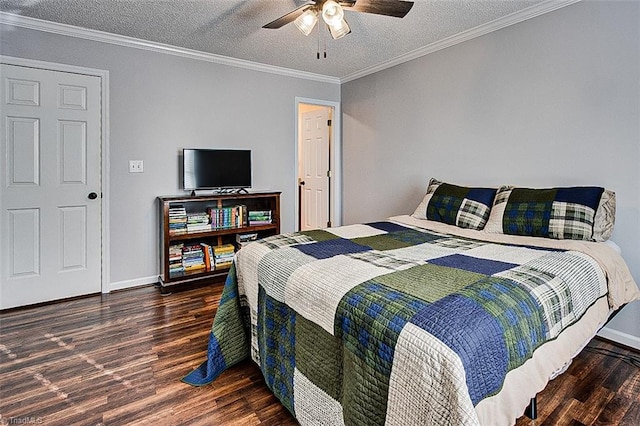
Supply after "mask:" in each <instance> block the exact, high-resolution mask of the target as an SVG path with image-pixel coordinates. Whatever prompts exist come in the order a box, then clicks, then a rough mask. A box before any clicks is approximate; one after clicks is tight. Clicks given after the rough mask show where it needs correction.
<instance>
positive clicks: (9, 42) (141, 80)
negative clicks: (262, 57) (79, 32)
mask: <svg viewBox="0 0 640 426" xmlns="http://www.w3.org/2000/svg"><path fill="white" fill-rule="evenodd" d="M1 31H2V33H1V38H2V44H1V50H0V53H1V54H3V55H7V56H15V57H21V58H29V59H38V60H43V61H49V62H57V63H63V64H70V65H78V66H84V67H90V68H99V69H104V70H108V71H109V78H110V98H109V102H110V146H109V149H110V182H109V185H110V211H109V212H108V214H109V215H110V216H109V217H110V224H111V227H110V240H111V253H110V269H111V280H110V281H111V283H110V284H111V287H112V288H113V287H116V288H117V287H123V286H128V285H133V284H143V283H148V282H155V278H157V275H158V271H159V261H158V246H159V244H158V213H157V205H156V201H155V200H156V196H158V195H173V194H183V193H184V192H182V191H181V189H180V179H179V176H178V174H179V167H178V166H179V163H178V153H179V152H180V150H181V149H182V148H184V147H224V148H249V149H251V150H252V151H253V162H254V168H253V177H254V187H255V189H256V190H257V189H270V190H278V191H282V192H283V194H282V205H281V209H282V230H283V231H293V229H294V225H295V221H294V202H295V198H294V196H295V194H294V188H295V173H296V161H295V158H294V152H295V151H294V150H295V97H296V96H299V97H305V98H313V99H322V100H328V101H339V97H340V87H339V85H337V84H330V83H320V82H315V81H311V80H305V79H298V78H292V77H284V76H279V75H274V74H270V73H264V72H257V71H252V70H246V69H241V68H235V67H229V66H225V65H219V64H214V63H209V62H204V61H198V60H193V59H187V58H182V57H178V56H172V55H167V54H162V53H154V52H149V51H144V50H140V49H133V48H127V47H121V46H115V45H111V44H106V43H98V42H93V41H88V40H83V39H78V38H71V37H65V36H59V35H54V34H49V33H45V32H39V31H33V30H27V29H20V28H14V27H8V26H3V27H1ZM129 160H143V161H144V173H142V174H130V173H128V161H129Z"/></svg>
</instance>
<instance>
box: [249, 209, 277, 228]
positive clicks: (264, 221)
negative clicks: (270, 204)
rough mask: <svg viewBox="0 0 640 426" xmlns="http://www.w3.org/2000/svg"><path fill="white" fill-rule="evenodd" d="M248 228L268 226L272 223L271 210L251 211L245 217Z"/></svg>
mask: <svg viewBox="0 0 640 426" xmlns="http://www.w3.org/2000/svg"><path fill="white" fill-rule="evenodd" d="M247 219H248V223H249V226H256V225H269V224H271V223H273V220H272V218H271V210H252V211H250V212H249V213H248V215H247Z"/></svg>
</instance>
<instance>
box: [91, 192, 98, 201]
mask: <svg viewBox="0 0 640 426" xmlns="http://www.w3.org/2000/svg"><path fill="white" fill-rule="evenodd" d="M96 198H98V194H96V193H95V192H90V193H89V199H90V200H95V199H96Z"/></svg>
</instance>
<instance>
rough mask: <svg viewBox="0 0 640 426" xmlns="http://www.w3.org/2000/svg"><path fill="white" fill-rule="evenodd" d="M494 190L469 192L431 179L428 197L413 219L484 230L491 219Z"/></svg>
mask: <svg viewBox="0 0 640 426" xmlns="http://www.w3.org/2000/svg"><path fill="white" fill-rule="evenodd" d="M495 194H496V189H494V188H468V187H465V186H458V185H452V184H450V183H444V182H440V181H438V180H437V179H434V178H431V180H430V181H429V186H428V188H427V193H426V194H425V196H424V198H423V199H422V202H421V203H420V204H419V205H418V207H417V208H416V210H415V211H414V212H413V214H412V216H413V217H415V218H416V219H428V220H434V221H437V222H443V223H446V224H449V225H455V226H458V227H460V228H469V229H475V230H481V229H482V228H484V226H485V224H486V223H487V219H489V213H490V211H491V205H492V204H493V198H494V196H495Z"/></svg>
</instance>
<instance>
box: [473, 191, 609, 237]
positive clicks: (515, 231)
mask: <svg viewBox="0 0 640 426" xmlns="http://www.w3.org/2000/svg"><path fill="white" fill-rule="evenodd" d="M603 192H604V188H600V187H593V186H577V187H568V188H548V189H530V188H514V187H511V186H503V187H501V188H500V189H498V193H497V194H496V197H495V201H494V204H493V208H492V211H491V216H490V218H489V222H488V223H487V226H486V227H485V231H486V232H494V233H500V234H509V235H524V236H530V237H544V238H555V239H560V240H562V239H572V240H593V239H594V223H595V219H596V211H597V210H598V206H599V204H600V199H601V197H602V194H603Z"/></svg>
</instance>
